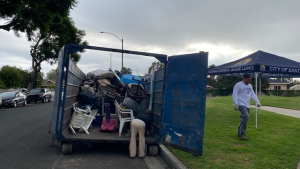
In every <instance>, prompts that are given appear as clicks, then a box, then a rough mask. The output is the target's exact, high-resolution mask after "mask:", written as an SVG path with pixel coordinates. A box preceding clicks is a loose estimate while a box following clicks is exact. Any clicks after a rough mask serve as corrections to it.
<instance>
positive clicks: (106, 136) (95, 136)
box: [62, 127, 158, 144]
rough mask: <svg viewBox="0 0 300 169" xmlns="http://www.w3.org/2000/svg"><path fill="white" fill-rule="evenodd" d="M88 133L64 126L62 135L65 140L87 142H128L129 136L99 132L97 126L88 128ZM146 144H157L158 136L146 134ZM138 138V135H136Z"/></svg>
mask: <svg viewBox="0 0 300 169" xmlns="http://www.w3.org/2000/svg"><path fill="white" fill-rule="evenodd" d="M88 131H89V133H90V134H89V135H87V134H85V133H79V132H77V133H76V134H72V133H71V132H70V131H69V128H66V129H65V130H64V131H63V132H62V135H63V136H64V138H65V141H87V142H100V143H101V142H102V143H104V142H110V143H129V142H130V136H125V134H122V136H121V137H119V133H117V132H102V131H101V132H100V131H99V127H92V128H90V129H89V130H88ZM145 139H146V144H158V136H156V135H155V134H152V135H150V136H146V138H145ZM137 140H138V136H137Z"/></svg>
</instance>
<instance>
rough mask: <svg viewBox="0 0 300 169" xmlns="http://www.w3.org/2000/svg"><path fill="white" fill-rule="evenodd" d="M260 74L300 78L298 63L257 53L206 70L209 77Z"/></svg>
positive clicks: (261, 75)
mask: <svg viewBox="0 0 300 169" xmlns="http://www.w3.org/2000/svg"><path fill="white" fill-rule="evenodd" d="M255 72H257V73H260V77H300V63H299V62H296V61H293V60H290V59H287V58H284V57H281V56H277V55H274V54H271V53H267V52H263V51H257V52H255V53H253V54H250V55H248V56H246V57H243V58H241V59H238V60H236V61H233V62H229V63H226V64H223V65H220V66H216V67H214V68H209V69H208V74H209V75H225V76H226V75H227V76H240V75H242V74H243V73H255Z"/></svg>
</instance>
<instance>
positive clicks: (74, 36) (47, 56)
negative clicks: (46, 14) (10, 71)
mask: <svg viewBox="0 0 300 169" xmlns="http://www.w3.org/2000/svg"><path fill="white" fill-rule="evenodd" d="M84 35H85V32H84V31H83V30H79V29H77V28H76V27H75V26H74V22H73V21H72V20H71V18H69V17H65V18H64V20H63V21H62V22H61V23H53V24H52V25H51V26H50V28H49V31H48V34H47V35H46V36H44V35H43V34H41V33H37V34H35V35H34V37H33V42H34V44H33V45H32V46H31V50H30V54H31V57H32V72H33V73H32V74H31V75H32V76H30V77H29V79H28V81H29V83H28V90H29V91H30V90H31V89H32V86H33V84H34V83H35V82H36V80H37V76H38V73H39V72H40V71H41V69H42V68H41V63H42V62H44V61H46V62H48V63H50V64H53V63H56V61H57V57H58V53H59V51H60V48H61V47H62V46H63V45H65V44H69V43H73V44H80V45H87V44H88V43H87V42H86V41H83V40H82V38H83V36H84ZM82 52H84V50H82V51H79V52H78V53H74V54H72V55H71V58H72V60H73V61H74V62H75V63H77V62H78V61H79V60H80V54H79V53H82Z"/></svg>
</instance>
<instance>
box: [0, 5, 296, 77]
mask: <svg viewBox="0 0 300 169" xmlns="http://www.w3.org/2000/svg"><path fill="white" fill-rule="evenodd" d="M299 7H300V1H299V0H289V1H282V0H269V1H267V0H265V1H261V0H251V1H249V0H247V1H246V0H238V1H237V0H214V1H209V0H206V1H202V0H189V1H183V0H181V1H179V0H160V1H159V0H151V1H141V0H126V1H124V0H114V1H108V0H107V1H104V0H102V1H100V0H84V1H83V0H79V3H78V5H77V7H76V8H74V9H73V10H72V11H71V17H72V18H73V20H74V22H75V24H76V27H77V28H78V29H82V30H85V32H86V36H85V38H84V39H85V40H87V41H88V42H89V45H92V46H100V47H109V48H121V41H120V40H119V39H118V38H116V37H115V36H113V35H110V34H101V33H99V32H100V31H105V32H110V33H113V34H115V35H117V36H118V37H119V38H121V39H122V38H123V39H124V49H126V50H134V51H142V52H151V53H159V54H166V55H168V56H172V55H179V54H188V53H197V52H199V51H206V52H209V61H208V62H209V63H208V64H209V65H210V64H215V65H220V64H223V63H227V62H229V61H233V60H236V59H239V58H241V57H244V56H246V55H248V54H251V53H253V52H256V51H258V50H262V51H265V52H268V53H272V54H276V55H279V56H283V57H286V58H289V59H292V60H295V61H298V62H300V33H299V32H300V10H299ZM0 21H1V20H0ZM0 23H3V21H1V22H0ZM0 37H1V38H0V39H1V40H0V67H2V66H3V65H11V66H17V67H21V68H22V69H29V68H30V66H31V57H30V55H29V51H30V45H31V43H29V42H27V41H26V38H25V36H23V37H22V38H17V37H15V36H14V34H13V32H7V31H4V30H0ZM110 55H111V56H112V67H113V69H119V70H120V68H121V54H120V53H110V52H99V51H87V52H85V53H84V54H82V59H81V61H80V62H79V63H78V65H79V67H80V68H81V69H82V70H83V71H84V72H85V73H87V72H89V71H93V70H95V69H108V68H109V65H110V63H109V61H108V60H109V58H110ZM153 61H155V59H154V58H151V57H144V56H133V55H127V54H124V66H125V67H130V68H131V69H132V70H133V74H136V73H137V68H138V73H139V74H142V75H143V74H144V73H145V72H147V70H148V67H149V66H150V65H151V63H152V62H153ZM56 66H57V65H54V66H50V65H49V64H47V63H44V64H43V65H42V71H43V72H44V73H47V72H48V71H50V70H51V69H55V68H56Z"/></svg>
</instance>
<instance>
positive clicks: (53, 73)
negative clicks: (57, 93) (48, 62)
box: [46, 69, 56, 80]
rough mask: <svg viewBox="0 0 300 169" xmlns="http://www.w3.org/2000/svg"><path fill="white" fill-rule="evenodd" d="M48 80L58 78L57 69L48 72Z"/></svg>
mask: <svg viewBox="0 0 300 169" xmlns="http://www.w3.org/2000/svg"><path fill="white" fill-rule="evenodd" d="M46 79H48V80H56V69H52V70H50V71H49V72H48V73H47V78H46Z"/></svg>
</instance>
